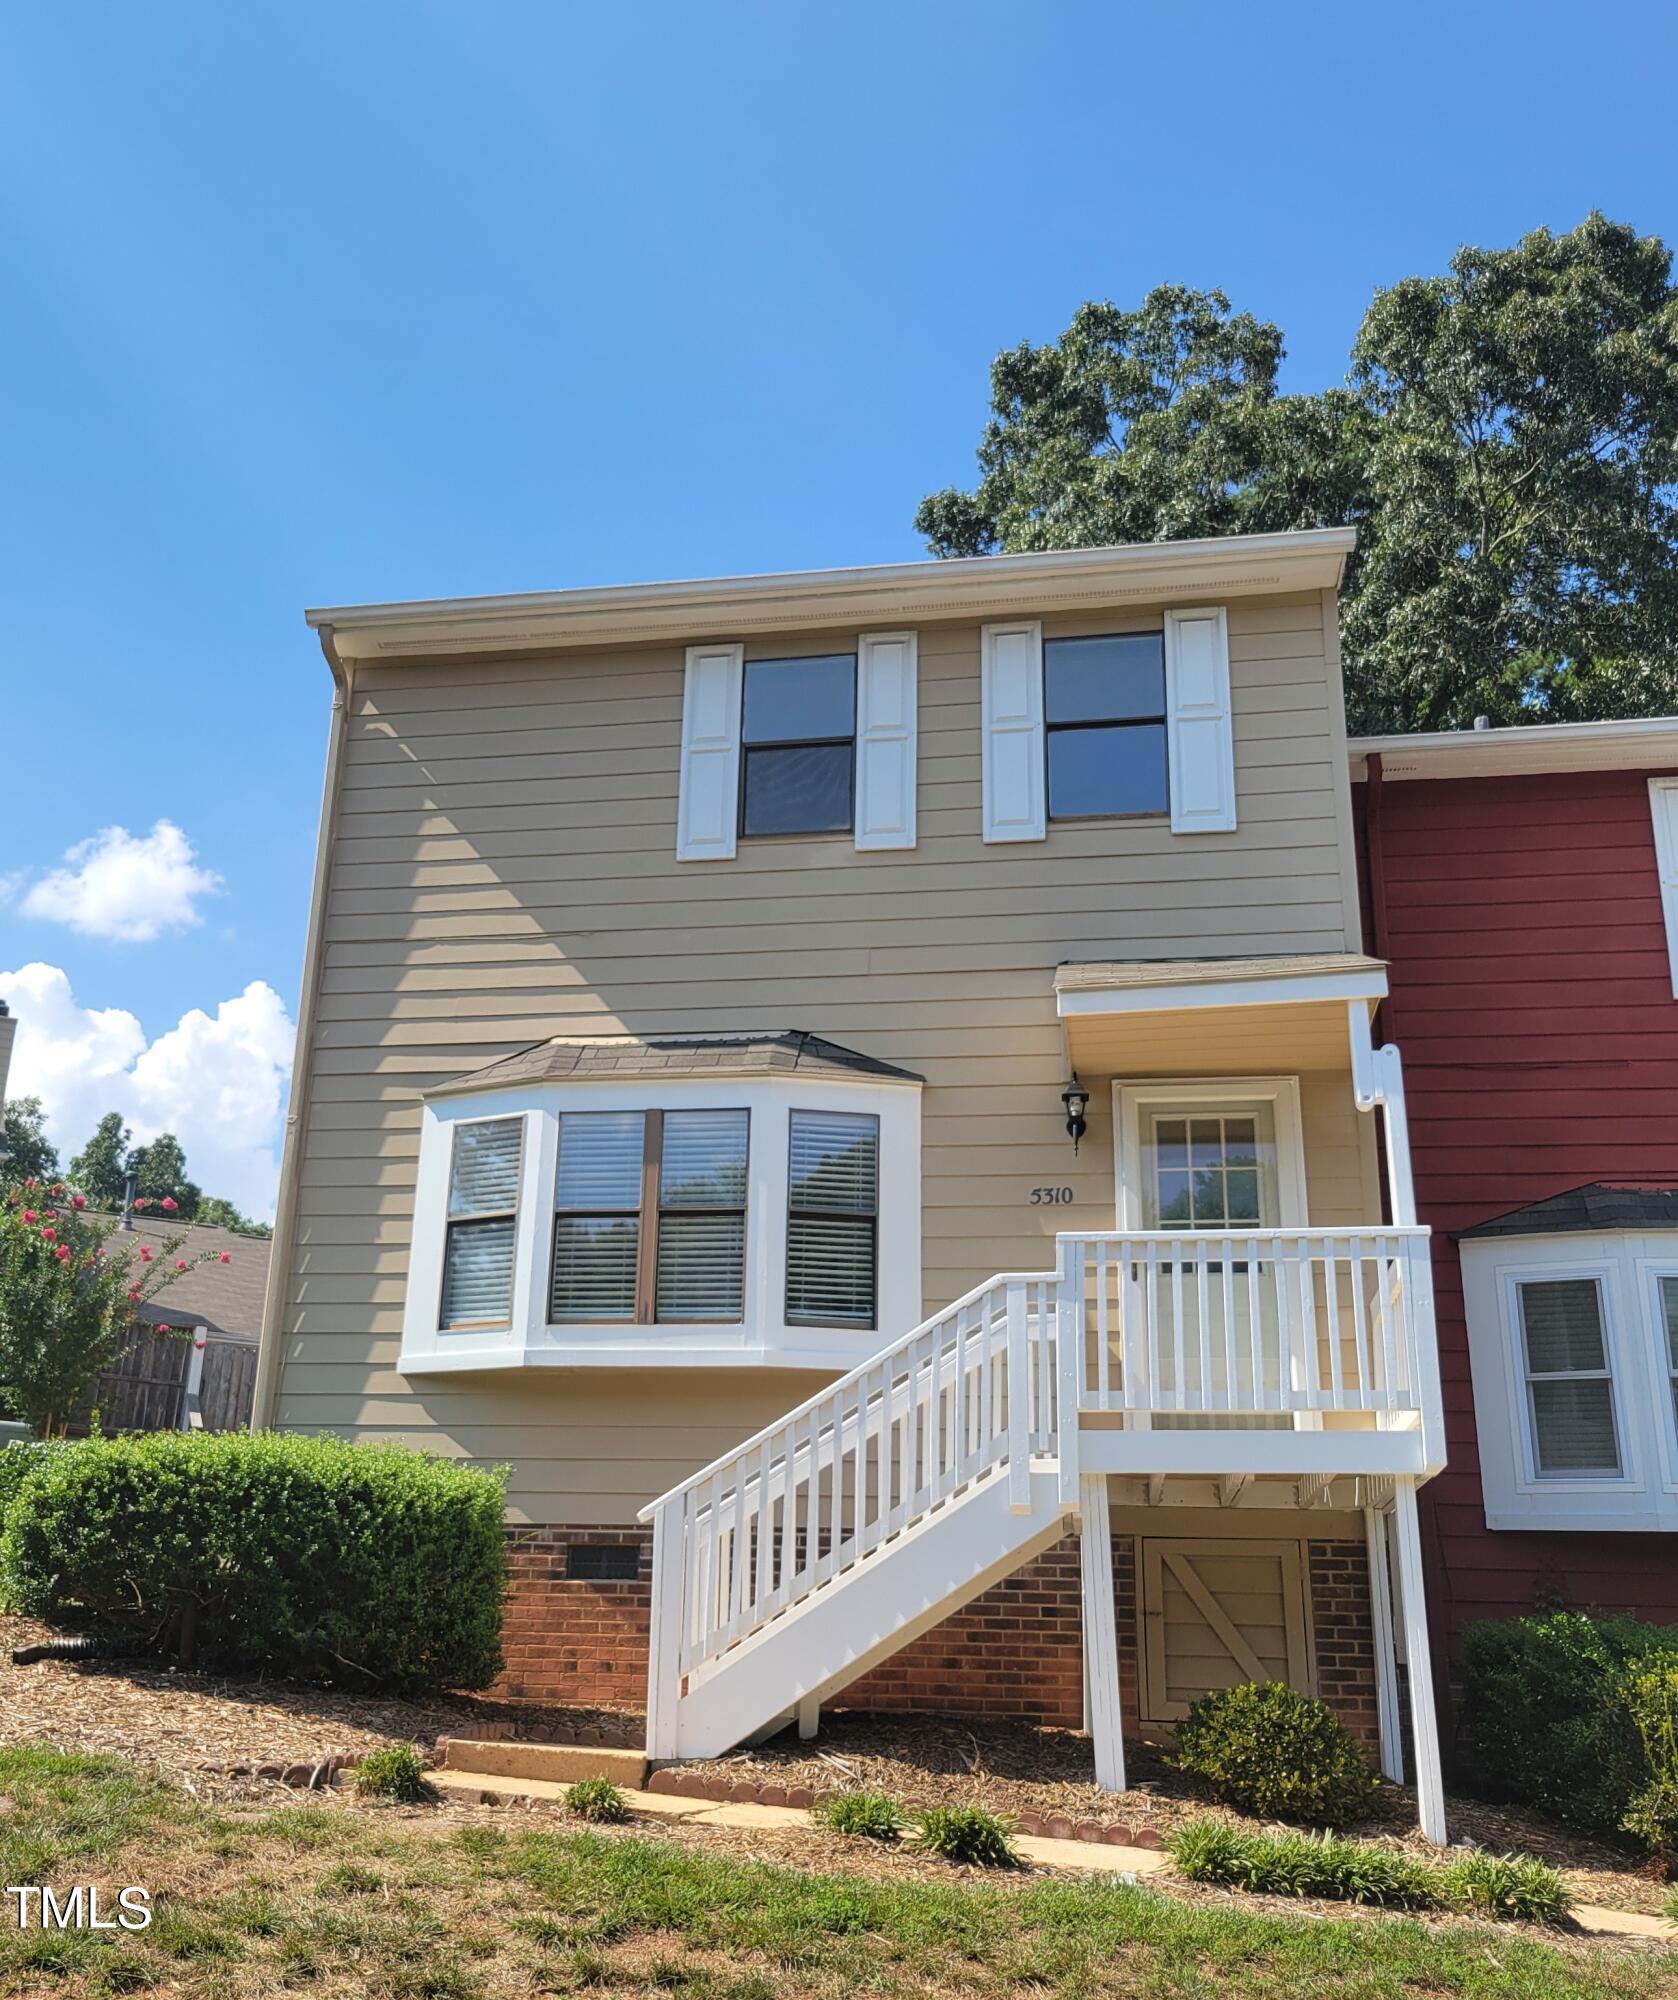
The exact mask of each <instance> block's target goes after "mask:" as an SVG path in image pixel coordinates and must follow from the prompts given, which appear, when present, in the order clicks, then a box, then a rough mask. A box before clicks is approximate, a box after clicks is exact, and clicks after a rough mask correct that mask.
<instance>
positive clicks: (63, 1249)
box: [52, 1243, 70, 1264]
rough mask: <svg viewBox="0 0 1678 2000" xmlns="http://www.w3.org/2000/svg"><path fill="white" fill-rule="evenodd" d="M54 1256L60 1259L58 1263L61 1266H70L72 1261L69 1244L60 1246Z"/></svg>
mask: <svg viewBox="0 0 1678 2000" xmlns="http://www.w3.org/2000/svg"><path fill="white" fill-rule="evenodd" d="M52 1254H53V1255H54V1256H55V1257H56V1258H57V1259H58V1261H59V1262H60V1263H61V1264H68V1263H69V1261H70V1246H69V1244H68V1243H61V1244H59V1246H58V1248H57V1249H56V1250H55V1251H54V1252H53V1253H52Z"/></svg>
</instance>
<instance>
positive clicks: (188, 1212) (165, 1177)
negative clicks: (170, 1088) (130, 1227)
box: [135, 1132, 203, 1222]
mask: <svg viewBox="0 0 1678 2000" xmlns="http://www.w3.org/2000/svg"><path fill="white" fill-rule="evenodd" d="M135 1164H136V1167H137V1169H138V1173H137V1178H136V1181H135V1193H136V1195H137V1197H138V1198H139V1199H140V1200H142V1201H144V1202H146V1203H147V1205H148V1206H151V1205H154V1204H161V1203H162V1202H164V1201H173V1202H174V1204H175V1211H176V1213H178V1215H179V1217H180V1220H181V1221H182V1222H190V1221H192V1219H193V1217H194V1216H195V1215H196V1214H197V1212H198V1204H199V1201H200V1200H201V1199H202V1196H203V1190H202V1189H201V1188H200V1187H199V1186H198V1185H197V1183H196V1182H195V1181H189V1180H188V1179H187V1177H186V1154H185V1153H184V1152H183V1151H182V1150H181V1142H180V1140H179V1139H177V1138H176V1137H175V1135H174V1133H173V1132H159V1133H158V1135H157V1137H156V1138H155V1139H153V1140H152V1142H151V1144H150V1145H149V1146H145V1147H143V1148H141V1150H140V1151H139V1152H138V1153H137V1154H136V1155H135Z"/></svg>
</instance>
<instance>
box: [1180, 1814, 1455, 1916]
mask: <svg viewBox="0 0 1678 2000" xmlns="http://www.w3.org/2000/svg"><path fill="white" fill-rule="evenodd" d="M1166 1851H1167V1852H1168V1853H1169V1854H1170V1856H1171V1859H1172V1861H1173V1863H1174V1864H1175V1865H1176V1868H1177V1872H1178V1873H1179V1874H1180V1875H1182V1876H1184V1877H1185V1878H1186V1879H1187V1880H1188V1881H1190V1882H1220V1883H1223V1884H1224V1885H1225V1886H1226V1887H1229V1888H1233V1889H1248V1890H1251V1891H1253V1892H1254V1893H1255V1894H1258V1895H1267V1896H1325V1897H1333V1898H1335V1899H1337V1900H1338V1901H1341V1902H1348V1903H1371V1904H1375V1905H1378V1906H1379V1907H1381V1908H1383V1909H1393V1910H1427V1909H1432V1908H1434V1907H1435V1906H1436V1904H1437V1903H1438V1901H1439V1890H1438V1888H1437V1886H1436V1883H1435V1879H1434V1876H1433V1873H1432V1871H1430V1870H1429V1869H1428V1868H1426V1867H1425V1866H1424V1865H1423V1864H1422V1863H1421V1862H1419V1861H1417V1860H1415V1859H1414V1857H1412V1856H1411V1855H1408V1854H1402V1853H1399V1852H1398V1851H1397V1850H1396V1849H1393V1848H1390V1847H1372V1846H1367V1845H1365V1844H1364V1843H1363V1842H1361V1841H1355V1840H1339V1839H1336V1838H1335V1837H1334V1835H1332V1834H1322V1835H1315V1834H1308V1833H1284V1834H1267V1833H1247V1832H1245V1831H1243V1830H1242V1829H1241V1828H1239V1827H1233V1826H1229V1825H1227V1824H1225V1823H1224V1822H1222V1821H1220V1820H1212V1819H1201V1820H1191V1821H1190V1822H1189V1824H1188V1825H1187V1826H1183V1827H1179V1828H1178V1829H1177V1831H1176V1832H1175V1833H1174V1834H1172V1835H1171V1837H1170V1839H1169V1840H1167V1842H1166Z"/></svg>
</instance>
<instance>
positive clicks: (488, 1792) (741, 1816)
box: [427, 1769, 1678, 1944]
mask: <svg viewBox="0 0 1678 2000" xmlns="http://www.w3.org/2000/svg"><path fill="white" fill-rule="evenodd" d="M427 1775H428V1777H429V1778H430V1781H431V1783H432V1784H433V1785H435V1786H436V1788H437V1789H438V1791H440V1792H443V1793H445V1794H447V1795H448V1796H449V1797H450V1798H456V1799H461V1800H482V1801H483V1802H484V1803H486V1804H494V1803H498V1802H501V1801H504V1800H507V1799H541V1800H544V1801H546V1802H551V1803H552V1804H555V1805H558V1804H561V1803H563V1801H564V1798H565V1794H566V1792H567V1791H568V1790H569V1789H570V1787H569V1786H568V1785H564V1784H561V1783H559V1782H558V1781H557V1780H553V1779H546V1778H495V1777H490V1778H488V1779H487V1780H486V1778H485V1777H484V1776H483V1775H481V1774H475V1773H473V1772H471V1771H450V1770H447V1769H444V1770H436V1771H431V1772H429V1773H427ZM619 1789H620V1790H621V1791H622V1792H623V1796H624V1801H625V1803H626V1804H627V1805H628V1806H629V1808H630V1810H631V1811H632V1812H634V1813H635V1814H637V1815H638V1816H639V1815H645V1816H646V1817H647V1818H648V1819H679V1820H684V1821H686V1822H687V1823H688V1824H690V1825H692V1826H732V1827H762V1828H765V1829H768V1828H771V1827H773V1828H776V1829H782V1828H788V1827H814V1825H815V1821H814V1820H813V1819H812V1818H811V1816H810V1814H809V1813H808V1812H807V1811H806V1810H805V1809H804V1808H803V1807H802V1806H759V1805H737V1806H736V1805H717V1804H714V1803H713V1802H712V1801H711V1800H710V1799H684V1798H678V1797H677V1796H676V1795H675V1794H674V1793H671V1792H643V1791H637V1790H634V1789H632V1788H631V1787H629V1786H621V1787H620V1788H619ZM1014 1845H1015V1847H1016V1848H1017V1849H1018V1850H1019V1853H1020V1855H1021V1857H1022V1858H1023V1859H1024V1860H1027V1861H1029V1862H1031V1863H1032V1864H1033V1865H1034V1866H1035V1867H1038V1868H1061V1869H1065V1870H1066V1871H1067V1872H1068V1873H1071V1874H1076V1875H1119V1876H1125V1877H1128V1878H1130V1879H1131V1880H1139V1879H1140V1878H1141V1877H1143V1876H1145V1875H1157V1874H1159V1873H1160V1872H1161V1871H1162V1870H1163V1869H1165V1868H1166V1867H1167V1866H1168V1865H1169V1863H1168V1861H1167V1858H1166V1856H1165V1855H1163V1854H1161V1853H1160V1852H1159V1850H1158V1849H1157V1848H1152V1847H1108V1846H1107V1845H1106V1844H1105V1843H1098V1842H1096V1841H1089V1840H1046V1839H1041V1838H1039V1837H1038V1836H1036V1835H1034V1834H1023V1833H1022V1834H1016V1835H1015V1836H1014ZM1573 1921H1574V1922H1575V1923H1576V1924H1577V1925H1578V1926H1579V1928H1580V1930H1582V1931H1585V1932H1587V1933H1589V1934H1590V1935H1591V1936H1593V1937H1603V1938H1616V1937H1618V1938H1645V1939H1649V1940H1651V1941H1658V1942H1662V1943H1666V1944H1678V1925H1674V1924H1670V1923H1668V1922H1667V1921H1666V1919H1665V1918H1664V1917H1643V1916H1638V1915H1636V1914H1635V1913H1634V1912H1632V1911H1630V1910H1610V1909H1605V1908H1604V1907H1603V1906H1602V1905H1600V1904H1597V1903H1579V1904H1576V1905H1575V1907H1574V1911H1573Z"/></svg>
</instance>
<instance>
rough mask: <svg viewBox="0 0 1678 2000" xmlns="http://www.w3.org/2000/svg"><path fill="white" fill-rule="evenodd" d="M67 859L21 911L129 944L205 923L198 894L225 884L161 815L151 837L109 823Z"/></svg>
mask: <svg viewBox="0 0 1678 2000" xmlns="http://www.w3.org/2000/svg"><path fill="white" fill-rule="evenodd" d="M64 859H65V861H66V862H67V863H68V864H69V866H68V867H64V868H54V869H51V870H50V871H49V872H48V873H47V874H45V875H43V876H42V877H41V879H40V881H39V882H37V883H36V884H35V885H34V887H33V888H32V889H31V890H30V891H29V893H28V894H27V895H26V896H25V897H24V899H23V901H22V903H21V904H20V905H19V907H20V909H21V910H22V912H23V914H24V915H25V916H26V917H42V918H44V919H45V920H46V921H47V922H48V923H54V924H68V925H69V926H70V928H71V929H72V930H73V931H81V932H82V933H83V934H84V935H86V936H88V937H102V938H116V939H118V940H120V941H121V942H122V943H125V944H146V943H149V942H150V940H151V939H153V938H155V937H157V936H158V935H160V933H162V932H163V931H166V930H185V929H187V928H188V927H189V926H190V925H192V924H197V923H202V922H203V918H202V917H200V916H199V914H198V910H197V903H198V899H199V898H200V897H201V896H213V895H214V894H215V893H216V891H217V890H218V889H220V887H221V877H220V876H219V875H216V874H213V873H212V872H211V871H210V870H209V869H208V868H200V867H199V866H198V857H197V854H196V852H195V851H194V849H193V845H192V842H191V841H190V840H188V839H187V837H186V835H185V834H184V833H182V831H181V830H180V828H179V827H178V826H176V825H175V823H174V821H173V820H167V819H160V820H159V821H158V822H157V824H156V825H155V826H154V827H153V828H152V830H151V832H150V833H147V834H132V833H130V832H129V831H128V829H127V827H125V826H107V827H104V828H103V829H101V831H100V832H98V833H96V834H94V835H93V837H92V838H91V839H90V840H82V841H78V842H77V843H76V845H75V846H74V847H72V848H71V849H69V851H68V852H67V853H66V854H65V856H64Z"/></svg>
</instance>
